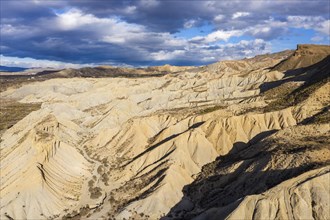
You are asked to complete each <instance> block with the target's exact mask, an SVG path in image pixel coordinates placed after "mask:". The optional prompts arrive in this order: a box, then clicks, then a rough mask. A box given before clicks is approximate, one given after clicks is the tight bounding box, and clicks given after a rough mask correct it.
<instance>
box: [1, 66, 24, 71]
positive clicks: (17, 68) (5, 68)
mask: <svg viewBox="0 0 330 220" xmlns="http://www.w3.org/2000/svg"><path fill="white" fill-rule="evenodd" d="M27 69H28V68H23V67H12V66H0V72H20V71H24V70H27Z"/></svg>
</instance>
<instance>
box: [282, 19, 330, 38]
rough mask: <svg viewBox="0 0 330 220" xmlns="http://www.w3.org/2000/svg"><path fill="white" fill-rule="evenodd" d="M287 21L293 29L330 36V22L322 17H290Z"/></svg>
mask: <svg viewBox="0 0 330 220" xmlns="http://www.w3.org/2000/svg"><path fill="white" fill-rule="evenodd" d="M287 19H288V24H289V25H290V26H292V27H296V28H304V29H314V30H315V31H317V32H319V33H322V34H325V35H330V20H326V19H325V18H323V17H321V16H288V17H287Z"/></svg>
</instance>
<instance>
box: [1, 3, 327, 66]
mask: <svg viewBox="0 0 330 220" xmlns="http://www.w3.org/2000/svg"><path fill="white" fill-rule="evenodd" d="M0 4H1V26H0V29H1V52H0V59H1V65H7V66H23V67H36V66H38V67H45V66H50V67H79V66H82V65H100V64H108V65H116V66H121V65H131V66H149V65H163V64H172V65H204V64H208V63H212V62H216V61H219V60H224V59H237V58H244V57H251V56H254V55H257V54H262V53H268V52H276V51H281V50H285V49H294V48H295V47H296V44H298V43H299V44H300V43H314V44H329V35H330V33H329V30H330V27H329V26H330V20H329V11H330V5H329V1H328V0H300V1H295V0H283V1H282V0H240V1H235V0H222V1H220V0H218V1H201V0H200V1H198V0H191V1H188V0H181V1H175V0H131V1H121V0H116V1H108V0H94V1H91V0H80V1H78V0H74V1H60V0H1V1H0Z"/></svg>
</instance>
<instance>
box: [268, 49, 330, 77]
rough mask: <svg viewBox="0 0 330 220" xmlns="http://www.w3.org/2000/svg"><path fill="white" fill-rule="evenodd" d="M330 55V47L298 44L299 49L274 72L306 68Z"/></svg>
mask: <svg viewBox="0 0 330 220" xmlns="http://www.w3.org/2000/svg"><path fill="white" fill-rule="evenodd" d="M329 55H330V46H328V45H312V44H298V45H297V49H296V50H295V52H294V53H293V54H292V56H289V57H288V58H287V59H286V60H283V61H282V62H280V63H279V64H277V65H276V66H275V67H274V68H273V70H277V71H287V70H295V69H299V68H305V67H308V66H311V65H313V64H316V63H318V62H320V61H322V60H323V59H325V58H326V57H327V56H329Z"/></svg>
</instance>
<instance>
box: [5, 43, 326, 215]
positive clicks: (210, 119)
mask: <svg viewBox="0 0 330 220" xmlns="http://www.w3.org/2000/svg"><path fill="white" fill-rule="evenodd" d="M305 47H307V49H306V48H305ZM320 48H321V47H320V46H315V48H314V46H310V45H307V46H298V50H297V51H296V52H294V53H293V55H292V52H290V51H286V52H283V53H279V54H272V55H264V56H258V57H256V58H252V59H245V60H239V61H224V62H219V63H215V64H212V65H209V66H205V67H198V68H186V67H184V68H172V67H171V68H170V70H171V73H167V74H164V73H162V74H161V75H159V76H158V77H150V76H148V75H147V76H146V75H145V74H144V77H131V76H132V75H130V77H126V76H123V75H121V77H116V78H87V77H89V76H90V75H89V74H90V73H95V74H97V73H98V72H99V71H101V70H100V69H93V68H90V69H84V70H82V71H80V72H79V71H78V72H79V74H78V72H75V73H73V75H72V74H71V72H70V71H71V70H69V72H70V74H69V75H70V76H72V77H73V76H75V74H78V76H79V78H70V77H69V75H66V77H65V78H57V77H55V76H56V74H57V75H61V74H64V73H66V72H65V71H64V72H63V71H62V72H60V73H56V74H55V76H54V77H53V78H52V79H49V80H45V81H42V82H33V83H28V84H26V85H23V86H21V87H19V88H9V89H7V90H6V91H4V92H2V93H1V99H2V100H8V103H9V101H13V100H15V101H19V102H20V103H24V105H37V104H38V106H40V104H41V107H40V109H37V110H36V111H33V112H31V113H30V114H28V115H26V114H27V113H26V112H24V114H22V115H20V118H19V119H17V120H18V122H17V123H16V124H14V125H13V126H12V127H10V126H9V127H8V129H4V131H3V132H4V133H3V135H2V137H1V191H0V193H1V219H6V218H8V219H10V218H14V219H22V218H23V219H24V218H28V219H49V218H77V219H79V218H87V219H88V218H89V219H108V218H114V219H123V218H126V219H128V218H132V219H133V218H134V219H158V218H160V217H162V216H165V215H166V217H164V218H165V219H166V218H169V219H191V218H196V219H211V217H212V218H214V219H219V218H225V217H228V218H232V219H237V218H256V219H258V218H270V219H277V218H293V217H295V218H309V217H310V216H313V217H314V218H319V219H323V218H324V217H325V218H328V217H329V213H328V211H327V210H329V204H328V203H327V202H325V201H327V198H328V197H327V196H326V195H329V187H328V185H327V184H326V181H327V180H328V179H329V177H330V175H329V162H330V161H329V160H330V152H329V146H330V143H329V140H330V137H329V132H330V129H329V106H328V105H329V104H328V103H329V102H330V95H329V91H330V90H329V89H330V88H329V86H330V83H329V75H330V73H329V69H330V66H329V62H328V60H327V58H326V57H327V56H328V55H329V54H330V52H329V47H324V48H323V47H322V49H320ZM301 51H305V52H301ZM306 51H312V52H311V53H310V52H306ZM317 51H321V52H319V53H318V52H317ZM297 54H300V55H297ZM315 57H318V58H315ZM321 57H323V59H321ZM297 60H298V61H297ZM299 60H300V61H299ZM302 60H308V62H309V61H310V62H311V64H310V65H307V66H306V68H305V67H304V68H301V67H303V66H302V63H304V65H305V61H302ZM316 60H317V61H316ZM281 65H282V66H286V68H285V70H281V68H279V66H281ZM274 66H275V68H273V67H274ZM291 66H294V68H296V67H297V68H299V69H301V70H299V71H298V72H295V73H294V74H291V72H290V69H287V67H291ZM102 68H104V67H102ZM283 68H284V67H283ZM106 69H107V71H108V72H107V74H110V73H111V69H112V68H106ZM168 69H169V67H164V68H161V67H157V68H151V70H150V71H156V70H166V71H167V70H168ZM87 70H88V71H87ZM84 71H87V72H88V74H87V73H86V72H84ZM130 71H132V72H134V71H133V70H130ZM178 71H179V72H178ZM288 71H289V72H288ZM81 72H83V73H81ZM85 73H86V74H87V75H86V74H85ZM84 74H85V75H84ZM137 74H138V71H137ZM110 75H111V74H110ZM102 76H103V75H102ZM134 76H135V75H134ZM82 77H83V78H82ZM84 77H86V78H84ZM103 77H104V76H103ZM8 109H11V108H8ZM33 110H35V109H33ZM2 111H5V109H4V110H2ZM25 115H26V116H25ZM24 116H25V117H24ZM21 117H24V118H23V119H21ZM13 121H14V120H13ZM5 128H6V127H5ZM282 195H284V197H283V196H282ZM302 210H303V211H304V212H303V211H302Z"/></svg>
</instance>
